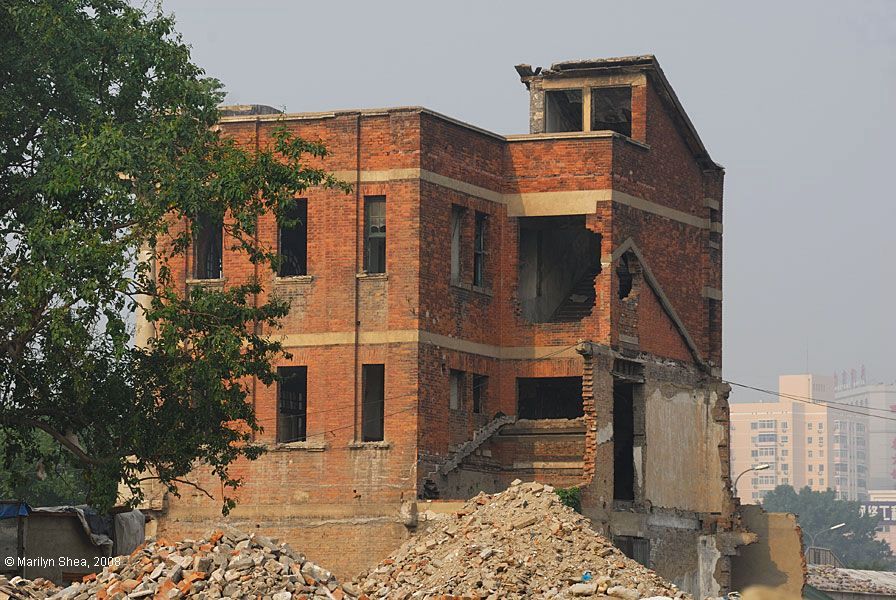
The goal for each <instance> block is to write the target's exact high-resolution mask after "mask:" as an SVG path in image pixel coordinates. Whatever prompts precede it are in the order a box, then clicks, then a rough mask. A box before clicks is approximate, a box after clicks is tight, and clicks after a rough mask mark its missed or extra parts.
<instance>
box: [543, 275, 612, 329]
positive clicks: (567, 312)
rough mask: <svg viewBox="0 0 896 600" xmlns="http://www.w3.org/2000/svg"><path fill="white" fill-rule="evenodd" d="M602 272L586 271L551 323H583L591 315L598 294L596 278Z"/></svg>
mask: <svg viewBox="0 0 896 600" xmlns="http://www.w3.org/2000/svg"><path fill="white" fill-rule="evenodd" d="M599 272H600V270H599V269H597V270H591V271H586V272H585V274H584V275H582V276H581V277H580V278H579V280H578V281H577V282H576V283H575V285H573V286H572V289H571V290H570V291H569V294H568V295H567V296H566V299H565V300H564V301H563V302H561V303H560V306H558V307H557V309H556V310H555V311H554V314H553V315H552V316H551V323H572V322H575V321H581V320H582V319H584V318H585V317H587V316H588V315H590V314H591V311H592V310H593V309H594V303H595V301H596V299H597V293H596V292H595V291H594V278H595V277H597V274H598V273H599Z"/></svg>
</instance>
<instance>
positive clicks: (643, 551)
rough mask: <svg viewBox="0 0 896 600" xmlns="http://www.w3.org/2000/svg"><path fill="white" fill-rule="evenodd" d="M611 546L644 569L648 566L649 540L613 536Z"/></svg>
mask: <svg viewBox="0 0 896 600" xmlns="http://www.w3.org/2000/svg"><path fill="white" fill-rule="evenodd" d="M613 545H614V546H616V547H617V548H619V550H620V551H621V552H622V553H623V554H625V555H626V556H627V557H629V558H630V559H632V560H634V561H635V562H638V563H640V564H642V565H644V566H645V567H649V566H650V540H649V539H647V538H640V537H632V536H628V535H617V536H613Z"/></svg>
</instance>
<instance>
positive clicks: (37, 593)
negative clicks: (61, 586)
mask: <svg viewBox="0 0 896 600" xmlns="http://www.w3.org/2000/svg"><path fill="white" fill-rule="evenodd" d="M54 591H56V586H54V585H53V582H51V581H47V580H46V579H40V578H38V579H35V580H34V581H29V580H27V579H22V578H21V577H13V578H12V579H7V578H6V577H3V576H2V575H0V600H10V599H13V600H19V599H22V600H31V599H32V598H33V599H36V600H39V599H41V598H46V597H47V595H48V594H51V593H53V592H54Z"/></svg>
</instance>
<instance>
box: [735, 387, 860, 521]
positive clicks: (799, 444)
mask: <svg viewBox="0 0 896 600" xmlns="http://www.w3.org/2000/svg"><path fill="white" fill-rule="evenodd" d="M778 393H779V397H778V399H777V400H776V401H774V400H773V401H770V402H750V403H732V404H731V476H732V478H736V477H737V476H738V475H740V474H741V473H744V475H743V476H742V477H741V478H740V480H739V481H738V484H737V489H736V490H735V492H736V493H737V495H739V496H740V498H741V502H743V503H745V504H755V503H758V502H760V501H761V500H762V498H764V497H765V495H766V494H767V493H768V492H769V491H771V490H773V489H775V487H777V486H779V485H790V486H793V487H794V488H796V489H802V488H804V487H809V488H810V489H812V490H816V491H824V490H826V489H833V490H835V491H836V492H837V495H838V497H841V498H846V499H850V500H857V499H862V498H865V497H866V496H867V490H868V471H867V466H866V465H867V459H868V418H867V417H866V416H864V415H863V414H859V413H863V412H864V409H862V408H861V405H859V404H854V406H856V408H855V409H853V408H851V407H849V406H841V405H840V404H837V403H839V402H843V403H845V404H851V403H852V401H851V400H837V399H836V398H835V378H834V377H830V376H824V375H812V374H804V375H782V376H781V377H779V379H778ZM858 401H859V399H858V398H857V399H856V402H858ZM762 464H768V468H766V469H762V470H757V471H748V470H749V469H750V468H751V467H755V466H757V465H762ZM745 472H746V473H745Z"/></svg>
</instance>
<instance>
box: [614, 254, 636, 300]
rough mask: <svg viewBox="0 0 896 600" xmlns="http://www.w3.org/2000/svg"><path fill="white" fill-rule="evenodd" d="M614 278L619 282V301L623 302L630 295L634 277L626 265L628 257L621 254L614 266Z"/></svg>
mask: <svg viewBox="0 0 896 600" xmlns="http://www.w3.org/2000/svg"><path fill="white" fill-rule="evenodd" d="M616 278H617V279H618V280H619V299H620V300H624V299H626V298H628V295H629V294H631V293H632V286H633V285H634V277H633V276H632V271H631V269H630V268H629V265H628V255H627V254H623V255H622V256H621V257H620V258H619V263H618V264H617V265H616Z"/></svg>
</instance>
